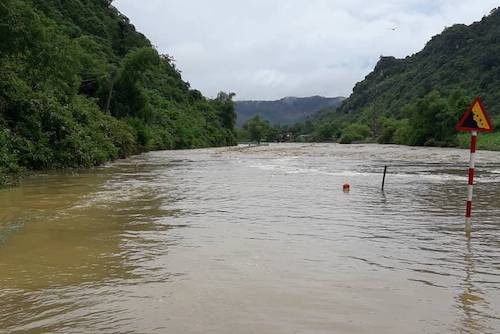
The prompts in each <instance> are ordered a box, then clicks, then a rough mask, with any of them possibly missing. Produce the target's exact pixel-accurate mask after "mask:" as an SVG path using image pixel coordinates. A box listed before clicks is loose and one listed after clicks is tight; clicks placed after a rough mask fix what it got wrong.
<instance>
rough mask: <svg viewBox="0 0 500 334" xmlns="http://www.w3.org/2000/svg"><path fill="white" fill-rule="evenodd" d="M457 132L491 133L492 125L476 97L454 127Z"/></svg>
mask: <svg viewBox="0 0 500 334" xmlns="http://www.w3.org/2000/svg"><path fill="white" fill-rule="evenodd" d="M456 129H457V131H463V132H469V131H479V132H491V131H493V124H492V123H491V120H490V117H489V116H488V114H487V113H486V109H485V108H484V105H483V102H482V101H481V98H480V97H476V99H475V100H474V102H473V103H472V104H471V106H470V107H469V109H468V110H467V111H466V112H465V114H464V115H463V117H462V119H461V120H460V122H458V124H457V126H456Z"/></svg>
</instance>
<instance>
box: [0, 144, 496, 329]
mask: <svg viewBox="0 0 500 334" xmlns="http://www.w3.org/2000/svg"><path fill="white" fill-rule="evenodd" d="M467 164H468V151H466V150H455V149H430V148H408V147H398V146H378V145H357V146H350V145H334V144H314V145H311V144H282V145H277V144H276V145H271V146H264V147H253V148H245V147H236V148H220V149H207V150H193V151H175V152H171V151H167V152H154V153H148V154H144V155H141V156H137V157H133V158H131V159H127V160H123V161H118V162H115V163H113V164H109V165H108V166H105V167H101V168H96V169H94V170H90V171H83V172H78V173H76V172H74V173H49V174H43V175H36V176H33V177H29V178H27V179H25V180H24V181H23V183H22V185H21V186H20V187H17V188H12V189H3V190H0V333H217V334H219V333H220V334H225V333H227V334H229V333H231V334H232V333H243V334H246V333H256V334H257V333H273V334H275V333H278V334H279V333H499V332H500V153H493V152H479V156H478V167H477V169H478V179H477V185H476V188H475V201H474V205H475V206H474V221H473V224H474V229H475V231H474V233H473V237H472V239H470V240H469V239H467V238H466V237H465V235H464V232H463V229H464V218H463V216H464V213H465V212H464V211H465V200H466V196H467V193H466V192H467V188H466V184H467V175H466V172H467ZM384 165H388V166H389V174H388V176H387V181H386V190H385V192H381V190H380V185H381V182H382V172H383V167H384ZM345 182H349V183H350V184H351V192H350V193H349V194H344V193H343V192H342V184H343V183H345Z"/></svg>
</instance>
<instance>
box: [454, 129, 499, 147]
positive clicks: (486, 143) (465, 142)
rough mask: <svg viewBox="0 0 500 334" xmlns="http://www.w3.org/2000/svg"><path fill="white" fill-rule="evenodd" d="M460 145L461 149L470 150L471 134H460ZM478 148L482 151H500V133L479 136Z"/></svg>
mask: <svg viewBox="0 0 500 334" xmlns="http://www.w3.org/2000/svg"><path fill="white" fill-rule="evenodd" d="M458 143H459V147H460V148H469V147H470V134H468V133H462V134H460V135H459V136H458ZM477 148H478V149H480V150H489V151H500V132H494V133H484V134H483V133H481V134H479V136H478V138H477Z"/></svg>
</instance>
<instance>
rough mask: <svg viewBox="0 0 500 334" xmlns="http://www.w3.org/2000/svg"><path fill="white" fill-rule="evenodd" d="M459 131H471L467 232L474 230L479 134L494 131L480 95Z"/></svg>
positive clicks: (463, 118)
mask: <svg viewBox="0 0 500 334" xmlns="http://www.w3.org/2000/svg"><path fill="white" fill-rule="evenodd" d="M456 129H457V131H460V132H470V133H471V143H470V163H469V186H468V187H469V188H468V190H469V191H468V196H467V207H466V210H465V232H466V233H467V234H469V233H471V232H472V193H473V189H474V174H475V164H476V148H477V135H478V133H479V132H491V131H493V125H492V123H491V120H490V118H489V116H488V114H487V113H486V109H485V108H484V105H483V102H482V101H481V98H480V97H477V98H476V99H475V100H474V102H472V104H471V106H470V107H469V109H468V110H467V111H466V112H465V114H464V115H463V116H462V119H460V122H458V124H457V126H456Z"/></svg>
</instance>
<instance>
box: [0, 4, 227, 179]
mask: <svg viewBox="0 0 500 334" xmlns="http://www.w3.org/2000/svg"><path fill="white" fill-rule="evenodd" d="M0 36H1V38H0V78H1V80H0V184H1V183H3V182H6V181H7V180H8V179H9V175H13V174H15V173H16V172H18V171H20V170H24V169H27V170H29V169H35V170H37V169H48V168H65V167H89V166H94V165H98V164H101V163H103V162H105V161H108V160H112V159H116V158H120V157H126V156H128V155H131V154H134V153H138V152H143V151H147V150H157V149H175V148H193V147H207V146H220V145H233V144H235V135H234V130H233V127H234V124H235V120H236V116H235V113H234V106H233V102H232V100H231V98H232V94H225V93H221V94H219V96H218V97H217V98H216V99H215V100H209V99H206V98H204V97H203V96H202V94H201V93H200V92H199V91H197V90H193V89H191V88H190V86H189V84H188V83H187V82H184V81H183V80H182V78H181V75H180V73H179V71H178V70H177V69H176V68H175V65H174V63H173V61H172V59H171V58H170V57H169V56H168V55H160V54H158V52H157V51H156V50H155V49H154V48H153V47H152V46H151V43H150V41H149V40H148V39H147V38H146V37H144V36H143V35H142V34H140V33H138V32H137V31H136V30H135V28H134V26H133V25H131V24H130V22H129V20H128V19H127V18H126V17H125V16H123V15H122V14H121V13H120V12H119V11H118V10H117V9H116V8H114V7H113V6H112V4H111V1H110V0H64V1H61V0H36V1H35V0H33V1H30V0H2V1H1V2H0Z"/></svg>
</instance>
